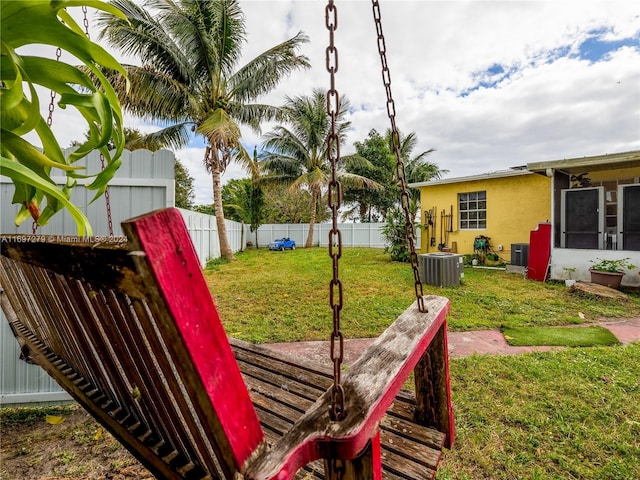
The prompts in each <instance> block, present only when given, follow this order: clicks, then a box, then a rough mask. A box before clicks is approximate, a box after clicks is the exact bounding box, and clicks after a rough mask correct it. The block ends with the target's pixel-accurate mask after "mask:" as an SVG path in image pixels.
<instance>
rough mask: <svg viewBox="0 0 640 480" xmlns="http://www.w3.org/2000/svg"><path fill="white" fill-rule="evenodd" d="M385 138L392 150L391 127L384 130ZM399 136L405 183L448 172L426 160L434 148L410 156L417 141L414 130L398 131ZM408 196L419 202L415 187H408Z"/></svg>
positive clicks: (436, 176)
mask: <svg viewBox="0 0 640 480" xmlns="http://www.w3.org/2000/svg"><path fill="white" fill-rule="evenodd" d="M385 136H386V139H387V142H388V143H389V148H390V149H391V151H392V152H393V151H394V149H393V141H392V136H391V129H388V130H387V132H386V135H385ZM399 137H400V156H401V157H402V160H403V161H404V165H405V175H406V180H407V183H417V182H426V181H427V180H434V179H439V178H441V177H442V175H445V174H447V173H449V170H441V169H440V167H438V165H437V164H435V163H433V162H429V161H428V160H427V156H428V155H429V154H430V153H433V152H435V151H436V150H435V148H430V149H429V150H425V151H424V152H422V153H420V154H418V155H416V156H415V157H412V156H411V155H412V153H413V150H414V148H415V147H416V144H417V143H418V137H417V136H416V132H411V133H410V134H409V135H407V136H403V135H402V133H399ZM408 193H409V196H410V197H411V199H412V200H413V201H414V202H416V204H419V202H420V192H419V191H418V190H416V189H413V188H412V189H409V192H408Z"/></svg>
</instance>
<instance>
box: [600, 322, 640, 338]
mask: <svg viewBox="0 0 640 480" xmlns="http://www.w3.org/2000/svg"><path fill="white" fill-rule="evenodd" d="M598 325H599V326H601V327H604V328H607V329H609V330H610V331H611V333H613V334H614V335H615V336H616V338H617V339H618V340H619V341H620V343H621V344H623V345H626V344H628V343H631V342H640V318H628V319H625V320H605V321H600V322H598Z"/></svg>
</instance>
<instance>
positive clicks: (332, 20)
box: [325, 0, 347, 421]
mask: <svg viewBox="0 0 640 480" xmlns="http://www.w3.org/2000/svg"><path fill="white" fill-rule="evenodd" d="M325 23H326V25H327V30H329V46H328V47H327V49H326V53H325V56H326V66H327V71H328V72H329V76H330V87H329V90H328V91H327V115H328V116H329V118H330V119H331V132H330V133H329V135H328V136H327V156H328V157H329V161H330V162H331V181H330V182H329V192H328V197H329V199H328V203H329V208H331V218H332V227H331V230H330V231H329V256H330V257H331V258H332V259H333V278H332V280H331V282H330V283H329V303H330V304H331V309H332V310H333V332H332V333H331V351H330V355H331V361H332V362H333V387H332V389H331V411H330V416H331V420H333V421H338V420H342V419H344V418H345V417H346V415H347V411H346V408H345V398H344V388H343V387H342V385H341V379H340V373H341V368H342V361H343V359H344V336H343V334H342V331H341V330H340V310H342V300H343V295H342V282H341V281H340V278H339V268H338V266H339V260H340V257H341V256H342V233H341V232H340V229H339V228H338V211H339V210H340V205H341V203H342V188H341V186H340V182H339V181H338V162H339V161H340V137H339V136H338V134H337V126H336V122H337V118H338V112H339V110H340V95H339V94H338V91H337V90H336V85H335V74H336V72H337V71H338V49H337V48H336V46H335V44H334V32H335V30H336V29H337V28H338V10H337V9H336V7H335V5H334V3H333V0H329V2H328V4H327V6H326V9H325ZM336 248H337V250H336Z"/></svg>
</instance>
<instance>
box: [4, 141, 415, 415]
mask: <svg viewBox="0 0 640 480" xmlns="http://www.w3.org/2000/svg"><path fill="white" fill-rule="evenodd" d="M99 164H100V162H99V159H98V156H97V155H91V156H89V157H88V159H87V166H88V169H89V171H95V169H96V168H99V167H98V165H99ZM61 181H62V179H61ZM110 185H111V186H110V203H111V212H112V217H113V227H114V235H116V236H118V235H121V234H122V230H121V229H120V222H121V221H123V220H126V219H128V218H131V217H134V216H137V215H140V214H143V213H146V212H149V211H153V210H157V209H160V208H165V207H171V206H173V205H174V198H175V187H174V156H173V153H172V152H169V151H167V150H161V151H158V152H154V153H152V152H149V151H147V150H135V151H134V152H128V151H125V154H124V155H123V165H122V167H121V168H120V169H119V170H118V172H117V174H116V177H115V178H114V179H113V181H112V182H111V184H110ZM12 196H13V184H12V183H11V182H10V180H9V179H7V178H5V177H1V176H0V201H1V203H0V206H1V209H2V210H1V213H2V216H1V217H0V227H1V232H2V233H31V222H25V224H23V225H22V226H20V227H16V226H15V225H14V222H13V219H14V217H15V215H16V213H17V211H18V206H17V205H12V204H11V199H12ZM91 198H92V193H91V192H89V191H87V190H85V189H83V188H82V187H79V188H76V189H75V191H74V192H73V198H72V200H73V202H74V203H75V204H76V205H80V206H82V205H85V207H84V208H83V211H84V212H85V214H86V215H87V217H88V218H89V221H90V223H91V225H92V226H93V229H94V234H95V235H96V236H98V235H99V236H105V235H108V233H109V230H108V222H107V214H106V208H105V200H104V198H100V199H98V200H97V201H95V202H94V203H92V204H89V205H87V204H88V203H89V201H90V200H91ZM180 211H181V213H182V216H183V218H184V221H185V223H186V225H187V228H188V229H189V233H190V234H191V239H192V241H193V243H194V246H195V248H196V251H197V253H198V257H199V259H200V262H201V263H202V265H203V266H204V264H205V263H206V261H207V259H209V258H218V257H220V245H219V242H218V232H217V227H216V221H215V217H212V216H210V215H204V214H201V213H196V212H192V211H189V210H182V209H181V210H180ZM380 226H381V224H358V223H346V224H340V229H341V231H342V241H343V245H344V246H346V247H350V246H364V247H374V248H383V247H384V246H385V241H384V238H383V237H382V235H381V233H380ZM330 228H331V226H330V225H329V224H319V225H316V226H315V232H314V245H320V246H326V245H327V244H328V241H329V230H330ZM226 229H227V235H228V238H229V241H230V243H231V246H232V249H233V251H234V252H237V251H239V250H242V247H243V244H244V245H246V242H248V241H249V242H252V243H254V244H255V241H256V234H255V232H250V231H249V228H248V226H243V225H242V224H239V223H237V222H233V221H229V220H227V221H226ZM308 231H309V225H308V224H299V225H263V226H261V227H260V228H259V229H258V245H259V246H260V247H266V246H267V245H268V244H269V242H270V241H271V240H274V239H276V238H282V237H289V238H292V239H294V240H295V241H296V243H297V244H298V245H300V246H302V245H304V243H305V241H306V238H307V233H308ZM38 233H40V234H43V235H48V234H53V235H75V234H76V226H75V223H74V222H73V220H72V219H71V217H70V216H69V214H68V213H66V212H60V213H59V214H57V215H56V216H55V217H54V218H53V219H52V221H51V222H50V224H49V225H47V226H44V227H41V228H40V229H39V231H38ZM418 233H419V229H418ZM0 317H1V318H0V362H1V364H0V405H16V404H22V405H25V404H30V403H43V402H46V403H51V402H60V401H69V400H71V397H69V395H68V394H67V393H66V392H64V391H63V390H62V389H61V388H60V387H59V386H58V384H57V383H56V382H55V381H54V380H53V379H52V378H51V377H49V375H47V373H46V372H45V371H44V370H42V369H41V368H40V367H38V366H37V365H28V364H27V363H25V362H23V361H22V360H19V356H20V351H19V348H18V344H17V342H16V340H15V338H14V336H13V333H12V332H11V329H10V327H9V324H8V322H7V320H6V318H5V316H4V313H1V314H0Z"/></svg>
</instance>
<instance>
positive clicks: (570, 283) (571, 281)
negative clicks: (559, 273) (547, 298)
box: [563, 267, 576, 287]
mask: <svg viewBox="0 0 640 480" xmlns="http://www.w3.org/2000/svg"><path fill="white" fill-rule="evenodd" d="M563 270H564V271H565V272H566V274H567V276H568V277H569V278H568V279H566V280H565V281H564V284H565V285H566V286H567V287H572V286H573V284H574V283H576V281H575V280H574V279H573V274H574V272H575V271H576V269H575V268H574V267H564V268H563Z"/></svg>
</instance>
